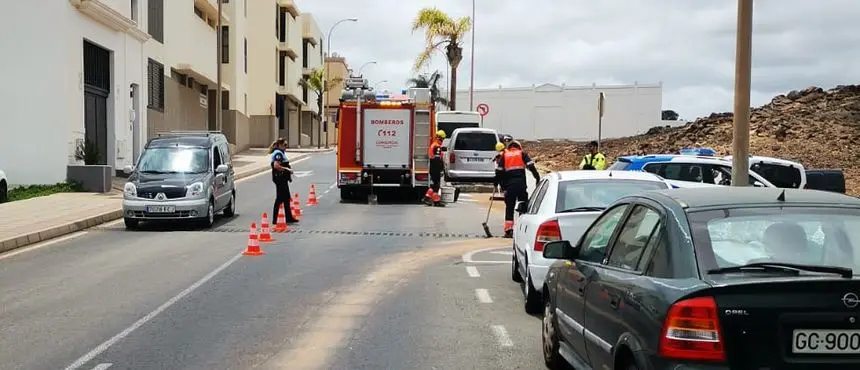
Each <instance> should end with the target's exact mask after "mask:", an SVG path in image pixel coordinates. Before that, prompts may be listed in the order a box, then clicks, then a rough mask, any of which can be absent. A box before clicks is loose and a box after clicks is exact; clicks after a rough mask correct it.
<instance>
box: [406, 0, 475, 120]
mask: <svg viewBox="0 0 860 370" xmlns="http://www.w3.org/2000/svg"><path fill="white" fill-rule="evenodd" d="M471 29H472V19H471V18H469V17H461V18H457V19H454V18H451V17H450V16H449V15H448V14H445V12H443V11H441V10H439V9H437V8H424V9H421V10H420V11H418V16H417V17H415V20H414V21H413V22H412V32H413V33H414V32H415V31H418V30H424V38H425V39H426V42H427V44H426V45H425V48H424V51H423V52H421V54H420V55H418V59H416V60H415V71H416V72H417V71H418V70H420V69H421V67H423V66H424V65H425V64H427V62H429V61H430V57H431V56H433V53H435V52H436V51H437V50H440V51H441V49H440V48H441V47H443V46H444V47H445V58H446V59H447V60H448V66H450V67H451V74H450V75H449V76H451V82H450V88H449V89H448V91H449V95H448V106H449V107H450V108H451V110H454V109H455V105H456V101H457V67H459V66H460V62H461V61H462V60H463V47H462V46H461V44H462V42H463V38H464V37H465V36H466V33H467V32H469V31H470V30H471Z"/></svg>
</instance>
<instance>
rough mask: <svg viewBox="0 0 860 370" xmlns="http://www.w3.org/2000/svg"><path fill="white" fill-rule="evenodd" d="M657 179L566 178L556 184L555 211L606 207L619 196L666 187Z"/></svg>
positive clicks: (666, 186)
mask: <svg viewBox="0 0 860 370" xmlns="http://www.w3.org/2000/svg"><path fill="white" fill-rule="evenodd" d="M666 188H668V185H666V184H665V183H663V182H659V181H643V180H603V181H600V180H568V181H562V182H559V184H558V200H557V201H556V204H555V212H556V213H563V212H571V210H576V209H578V208H581V207H600V208H606V207H608V206H609V205H610V204H612V203H615V201H616V200H618V199H619V198H621V197H625V196H628V195H631V194H635V193H638V192H642V191H646V190H658V189H666Z"/></svg>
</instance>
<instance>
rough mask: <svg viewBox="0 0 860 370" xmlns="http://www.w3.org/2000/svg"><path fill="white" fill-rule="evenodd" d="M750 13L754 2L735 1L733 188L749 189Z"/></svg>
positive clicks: (749, 0) (746, 0) (750, 0)
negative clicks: (736, 19)
mask: <svg viewBox="0 0 860 370" xmlns="http://www.w3.org/2000/svg"><path fill="white" fill-rule="evenodd" d="M752 12H753V0H738V30H737V45H736V49H735V102H734V103H735V106H734V123H733V133H732V186H748V185H750V184H749V170H750V165H749V150H750V74H751V69H752V23H753V19H752Z"/></svg>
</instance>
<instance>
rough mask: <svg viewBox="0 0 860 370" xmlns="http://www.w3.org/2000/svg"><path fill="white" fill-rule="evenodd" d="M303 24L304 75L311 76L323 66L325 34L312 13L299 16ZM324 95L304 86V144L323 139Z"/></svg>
mask: <svg viewBox="0 0 860 370" xmlns="http://www.w3.org/2000/svg"><path fill="white" fill-rule="evenodd" d="M299 21H300V22H301V24H302V75H303V76H304V78H307V77H308V76H310V74H311V73H313V72H314V71H316V70H319V69H321V68H322V67H323V36H322V31H320V28H319V26H317V22H316V21H315V20H314V18H313V16H312V15H311V13H303V14H302V15H301V16H299ZM321 99H322V96H320V95H317V93H316V92H314V91H313V90H309V89H308V88H307V87H303V88H302V103H303V104H302V131H301V138H302V142H301V144H302V146H308V145H316V144H317V143H319V142H321V141H323V142H324V141H325V140H324V139H322V134H321V132H322V125H321V122H320V119H319V118H320V116H319V113H320V106H319V103H321V102H322V101H321Z"/></svg>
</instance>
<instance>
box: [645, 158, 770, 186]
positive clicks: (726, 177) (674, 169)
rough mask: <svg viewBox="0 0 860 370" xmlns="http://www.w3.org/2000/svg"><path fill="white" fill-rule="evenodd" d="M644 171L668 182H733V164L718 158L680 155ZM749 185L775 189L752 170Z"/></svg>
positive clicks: (648, 164) (654, 163)
mask: <svg viewBox="0 0 860 370" xmlns="http://www.w3.org/2000/svg"><path fill="white" fill-rule="evenodd" d="M642 170H643V171H646V172H651V173H655V174H657V175H659V176H660V177H663V178H665V179H668V180H676V181H686V182H693V183H705V184H714V185H730V184H731V180H732V162H731V161H728V160H726V159H723V158H716V157H694V156H686V155H679V156H675V157H673V158H672V159H669V160H668V161H660V162H648V163H645V164H644V165H643V166H642ZM749 184H750V185H751V186H756V187H768V188H772V187H775V186H774V185H773V184H772V183H771V182H770V181H767V179H765V178H764V177H762V176H761V175H759V174H758V173H756V172H755V171H752V170H751V171H749Z"/></svg>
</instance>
